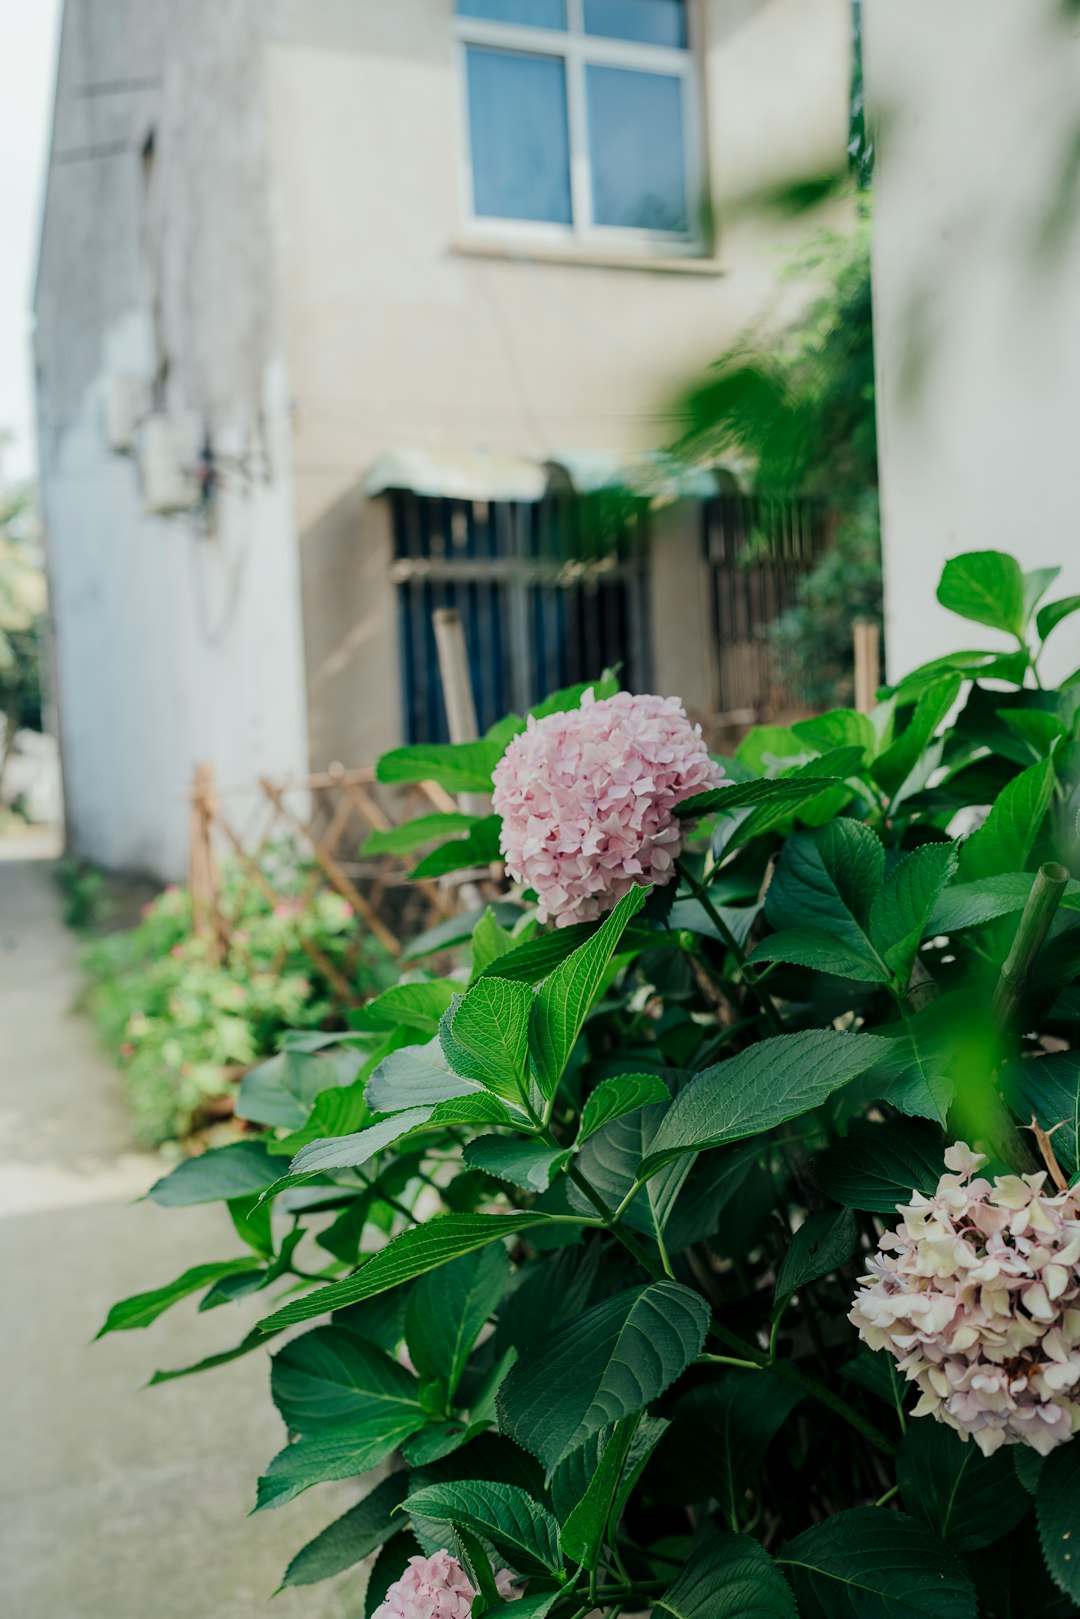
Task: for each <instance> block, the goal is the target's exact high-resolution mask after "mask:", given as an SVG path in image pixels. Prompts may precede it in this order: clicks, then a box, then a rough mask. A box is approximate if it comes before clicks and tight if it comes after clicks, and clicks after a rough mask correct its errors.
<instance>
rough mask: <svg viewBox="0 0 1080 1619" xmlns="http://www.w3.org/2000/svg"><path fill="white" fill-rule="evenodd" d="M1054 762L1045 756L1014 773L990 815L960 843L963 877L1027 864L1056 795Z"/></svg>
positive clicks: (990, 874) (988, 874) (993, 873)
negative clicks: (1035, 763) (1016, 774)
mask: <svg viewBox="0 0 1080 1619" xmlns="http://www.w3.org/2000/svg"><path fill="white" fill-rule="evenodd" d="M1055 783H1056V776H1055V774H1054V761H1053V760H1052V759H1043V760H1042V761H1041V762H1040V763H1039V764H1037V765H1032V766H1031V768H1030V769H1028V770H1022V771H1021V772H1020V774H1019V775H1018V776H1014V777H1013V779H1012V781H1010V782H1009V784H1008V786H1006V787H1005V788H1003V789H1002V791H1001V793H1000V794H999V795H998V798H997V801H996V802H995V803H994V805H993V807H992V808H991V810H990V814H989V815H988V816H987V818H986V820H985V821H984V822H983V824H982V826H980V827H979V829H978V831H977V832H973V833H972V834H971V836H970V837H969V838H966V839H965V840H964V842H963V843H962V844H961V845H960V877H961V880H962V881H963V882H965V883H970V882H973V881H974V880H975V879H977V878H979V877H996V876H997V875H998V873H999V872H1012V871H1021V870H1022V869H1023V867H1024V866H1026V865H1027V862H1028V859H1029V857H1030V855H1031V851H1032V849H1033V848H1034V847H1035V841H1036V839H1037V838H1038V836H1039V832H1040V830H1041V828H1042V823H1043V821H1044V820H1045V819H1046V812H1047V810H1048V809H1049V808H1050V803H1051V800H1052V799H1053V796H1054V786H1055Z"/></svg>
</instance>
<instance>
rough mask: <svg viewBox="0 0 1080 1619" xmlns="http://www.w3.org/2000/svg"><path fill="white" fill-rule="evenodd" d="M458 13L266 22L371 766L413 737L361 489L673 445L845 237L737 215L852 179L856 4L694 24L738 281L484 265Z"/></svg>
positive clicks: (278, 175)
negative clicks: (697, 404) (472, 209)
mask: <svg viewBox="0 0 1080 1619" xmlns="http://www.w3.org/2000/svg"><path fill="white" fill-rule="evenodd" d="M453 9H454V8H453V4H452V0H393V4H388V3H385V0H274V3H272V4H271V5H270V6H269V8H268V12H267V16H268V65H267V103H268V107H269V116H270V124H271V149H272V153H273V175H274V200H275V207H274V219H275V224H276V229H277V235H278V242H279V250H280V263H281V269H282V285H283V298H284V305H285V309H286V319H287V330H288V361H289V370H290V377H291V383H292V388H293V394H294V402H295V408H296V421H297V428H296V438H295V466H296V483H297V507H298V520H299V528H300V534H301V555H302V567H303V579H304V604H305V605H304V610H305V641H306V648H307V658H308V677H309V684H310V690H311V713H310V725H311V747H312V754H313V757H315V758H319V757H322V758H325V756H326V754H327V753H328V752H334V753H337V754H338V756H339V757H345V758H348V759H350V760H352V761H361V760H370V759H373V758H374V757H375V756H376V755H377V754H378V752H379V751H381V749H382V748H384V747H387V746H390V745H392V744H393V743H394V742H396V741H397V740H398V736H399V725H400V714H399V701H398V692H397V687H396V682H397V639H396V619H395V613H394V603H393V593H392V587H391V586H390V584H389V581H388V577H387V565H388V562H389V557H390V549H389V547H390V540H389V534H388V529H387V518H386V513H385V510H384V504H378V503H376V504H374V505H373V504H372V503H370V502H367V501H365V500H364V499H363V496H362V489H361V485H362V480H363V477H364V474H365V473H366V471H367V470H368V468H369V467H370V466H371V465H372V464H373V463H374V462H375V460H376V459H377V458H378V457H379V456H380V455H381V454H382V453H384V452H385V451H387V450H390V449H393V448H395V447H397V446H400V445H414V444H419V445H446V446H451V447H457V448H478V447H483V448H488V449H492V450H497V451H508V452H512V453H514V454H519V455H535V456H537V457H540V458H543V457H546V456H550V455H557V454H558V453H559V452H560V451H566V450H575V449H584V450H596V449H616V450H632V449H637V448H647V447H657V446H661V445H663V444H666V443H669V442H670V441H671V440H672V439H673V438H674V437H675V436H677V432H678V423H677V420H676V418H675V416H674V415H673V406H674V403H675V401H676V399H677V397H678V395H679V393H680V390H681V389H683V388H684V387H685V385H686V383H687V382H688V380H689V379H690V378H691V377H693V376H695V375H696V374H698V373H699V372H701V371H702V370H703V369H704V368H705V366H706V365H707V364H708V363H709V362H710V361H711V360H713V359H714V358H715V357H716V356H717V355H718V354H720V353H721V352H722V351H723V350H724V349H725V347H726V346H727V345H728V344H729V343H730V342H731V341H732V340H733V339H734V338H735V337H736V336H737V335H738V334H739V333H740V332H741V331H742V330H743V329H744V328H745V327H746V326H747V325H749V324H752V323H754V322H756V321H759V320H762V319H765V318H769V317H772V318H774V319H778V318H780V317H781V315H782V314H783V312H784V311H785V310H786V311H788V312H791V310H792V308H793V299H794V298H796V297H797V296H798V295H799V293H798V289H797V288H795V287H793V286H792V284H791V283H790V282H788V283H781V281H780V272H781V270H782V268H783V265H784V262H785V255H784V248H785V246H786V245H791V244H794V243H795V242H796V241H798V240H799V239H801V238H802V237H803V236H805V234H806V233H807V232H808V230H810V229H812V228H815V227H816V226H817V225H818V224H820V223H821V220H820V219H817V220H814V221H809V220H808V219H807V218H806V217H805V216H804V217H802V218H798V219H788V220H781V219H778V218H777V216H776V215H775V214H773V215H771V216H769V217H768V218H767V219H765V218H762V217H760V214H758V213H755V211H754V210H752V209H749V210H746V211H744V212H741V213H739V214H738V215H737V216H736V213H735V211H734V209H733V208H732V206H731V203H732V201H733V199H736V198H742V197H745V196H746V195H747V194H748V193H751V192H754V191H755V190H757V189H759V188H761V187H764V186H767V185H770V184H775V183H777V182H779V181H783V180H786V179H790V178H791V176H792V175H793V174H796V175H805V174H810V173H815V172H819V171H821V170H823V169H825V168H828V167H829V166H833V167H835V166H836V165H837V164H839V163H842V161H843V152H844V146H845V142H846V136H847V110H848V79H849V73H850V28H851V14H850V7H849V0H692V11H693V20H694V26H695V34H696V39H697V44H698V47H699V53H700V67H701V76H702V88H703V92H704V94H703V100H704V130H705V140H706V148H707V159H708V171H709V176H708V177H709V187H710V192H711V194H712V196H713V198H714V199H715V200H716V203H717V206H718V210H719V215H720V231H719V237H718V241H717V248H716V262H715V263H713V264H711V265H708V266H696V267H688V266H686V265H685V264H683V265H682V266H681V267H680V266H678V265H676V266H670V265H665V264H664V263H663V262H662V261H660V262H658V263H657V264H656V265H655V266H654V267H652V268H649V269H643V268H641V267H640V265H639V266H637V267H630V266H628V265H627V264H625V263H623V262H620V260H619V258H618V255H617V254H614V253H613V254H611V255H610V256H608V257H606V258H600V259H597V258H596V257H595V255H591V254H586V255H583V256H580V257H578V256H576V255H575V253H574V251H573V249H572V248H570V249H568V250H567V252H566V255H565V258H564V260H563V261H562V262H553V261H552V260H551V259H550V258H549V257H546V256H545V255H544V254H543V252H542V251H537V248H538V245H539V244H537V243H535V242H533V243H531V242H530V241H529V239H528V237H527V235H523V236H521V237H519V238H518V239H517V241H516V242H515V251H514V257H512V258H507V257H506V255H505V253H502V254H500V253H498V252H495V253H493V254H485V253H483V252H482V251H481V250H480V249H482V247H483V245H484V244H483V243H482V242H477V241H476V240H475V239H472V246H473V248H474V251H466V246H467V243H466V221H465V219H464V218H463V207H462V198H461V183H460V181H461V176H460V171H459V153H460V150H461V144H462V128H463V121H464V118H465V108H464V106H463V97H462V95H461V85H460V84H459V79H458V73H457V66H456V57H455V36H454V30H453ZM702 270H703V271H704V273H697V272H698V271H702ZM686 627H687V626H686V623H684V622H680V620H679V618H678V617H675V618H673V619H670V620H669V621H668V622H666V623H663V624H661V625H659V626H658V630H657V633H658V637H659V638H660V639H661V640H662V639H663V638H664V637H670V636H673V635H679V634H684V633H685V632H686ZM660 661H661V659H660V658H659V657H658V658H657V662H658V663H659V662H660ZM375 692H378V693H381V694H384V699H382V700H378V701H367V700H365V698H366V697H367V694H370V693H375Z"/></svg>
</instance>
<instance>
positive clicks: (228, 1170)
mask: <svg viewBox="0 0 1080 1619" xmlns="http://www.w3.org/2000/svg"><path fill="white" fill-rule="evenodd" d="M277 1172H278V1165H277V1164H276V1163H275V1161H274V1159H273V1158H272V1157H271V1155H270V1153H268V1152H267V1150H266V1148H265V1147H264V1146H263V1144H262V1142H261V1141H237V1142H234V1143H233V1144H232V1145H231V1146H228V1147H212V1148H211V1149H210V1151H209V1152H204V1153H203V1154H202V1155H201V1156H200V1157H198V1158H185V1159H184V1161H183V1163H181V1164H177V1166H176V1168H175V1169H174V1170H172V1171H171V1172H170V1173H169V1174H168V1175H163V1176H162V1178H161V1180H159V1181H156V1182H155V1184H154V1185H153V1186H152V1187H151V1188H150V1190H149V1192H148V1193H147V1194H146V1195H147V1197H149V1198H150V1199H151V1200H152V1201H153V1202H154V1203H159V1204H160V1205H161V1206H162V1208H166V1209H181V1208H188V1207H190V1206H191V1205H192V1204H195V1203H219V1202H231V1201H232V1200H233V1199H234V1198H241V1197H244V1198H250V1200H251V1201H252V1202H254V1200H255V1198H257V1197H258V1195H259V1193H260V1192H261V1191H263V1190H264V1188H265V1187H267V1186H269V1185H270V1183H271V1181H273V1180H275V1179H276V1177H277Z"/></svg>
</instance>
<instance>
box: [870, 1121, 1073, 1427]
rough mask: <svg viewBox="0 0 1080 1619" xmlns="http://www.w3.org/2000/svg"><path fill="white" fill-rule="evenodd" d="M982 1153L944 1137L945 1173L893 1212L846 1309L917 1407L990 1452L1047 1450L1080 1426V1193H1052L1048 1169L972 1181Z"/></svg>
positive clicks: (921, 1413) (920, 1412)
mask: <svg viewBox="0 0 1080 1619" xmlns="http://www.w3.org/2000/svg"><path fill="white" fill-rule="evenodd" d="M985 1162H986V1159H985V1158H983V1157H981V1156H980V1155H979V1154H978V1153H973V1152H972V1151H971V1150H970V1148H968V1147H966V1146H965V1145H964V1144H963V1142H958V1143H957V1144H956V1146H954V1147H950V1148H949V1150H948V1151H947V1152H946V1154H945V1163H946V1166H947V1168H948V1169H949V1170H951V1171H952V1173H951V1174H945V1175H942V1177H941V1179H940V1181H939V1182H938V1186H937V1190H936V1192H935V1193H934V1195H933V1197H929V1198H928V1197H923V1196H922V1195H921V1194H920V1193H917V1192H916V1193H913V1194H912V1199H911V1202H910V1203H909V1204H908V1205H907V1206H906V1207H904V1208H903V1209H902V1210H900V1211H899V1212H900V1213H902V1214H903V1216H904V1219H903V1222H902V1223H901V1224H900V1225H899V1226H898V1227H897V1229H896V1230H895V1231H890V1232H886V1234H885V1236H883V1237H882V1239H881V1242H880V1244H879V1248H878V1253H877V1255H876V1256H875V1257H874V1258H873V1259H871V1260H870V1261H869V1266H868V1270H869V1274H868V1275H866V1276H864V1277H863V1278H862V1280H861V1282H860V1285H859V1292H858V1294H857V1295H856V1299H855V1304H854V1307H853V1308H852V1310H851V1314H850V1318H849V1319H850V1320H851V1321H852V1322H854V1324H855V1326H856V1327H858V1329H859V1336H860V1337H861V1338H862V1339H863V1340H864V1341H865V1342H866V1343H867V1344H869V1346H870V1348H871V1349H887V1350H888V1351H889V1353H890V1354H891V1355H893V1356H894V1357H895V1359H896V1361H897V1363H898V1365H899V1368H900V1370H901V1371H902V1372H903V1373H904V1376H905V1377H907V1378H908V1380H909V1381H910V1382H914V1383H917V1384H918V1386H919V1388H920V1390H921V1391H922V1398H921V1399H920V1400H919V1403H918V1405H916V1406H915V1408H914V1415H915V1416H933V1417H936V1418H937V1420H938V1421H939V1422H945V1423H947V1424H948V1425H949V1427H950V1428H955V1429H956V1430H957V1432H958V1433H959V1434H960V1436H961V1438H963V1439H967V1438H969V1437H970V1438H972V1439H974V1441H975V1443H976V1444H977V1445H978V1447H979V1449H980V1450H981V1451H982V1453H983V1455H984V1456H990V1455H992V1454H993V1453H994V1451H996V1450H997V1449H998V1448H999V1447H1000V1446H1001V1445H1016V1444H1023V1445H1030V1446H1031V1447H1032V1448H1033V1449H1034V1450H1037V1451H1039V1452H1040V1453H1041V1454H1042V1455H1044V1456H1045V1455H1046V1454H1047V1453H1048V1452H1049V1451H1051V1450H1053V1449H1054V1447H1055V1445H1060V1444H1063V1443H1064V1442H1065V1440H1067V1439H1069V1438H1071V1436H1072V1435H1073V1433H1075V1432H1076V1431H1077V1430H1078V1429H1080V1197H1078V1193H1077V1191H1076V1189H1075V1188H1070V1189H1069V1190H1068V1191H1065V1192H1058V1193H1056V1194H1054V1195H1053V1196H1047V1195H1046V1194H1045V1193H1044V1191H1043V1187H1044V1184H1045V1182H1046V1175H1045V1174H1039V1175H1023V1176H1020V1175H1002V1176H999V1177H997V1178H995V1179H994V1180H993V1181H989V1180H986V1179H985V1178H978V1177H977V1171H978V1170H979V1169H981V1168H982V1166H983V1164H985ZM973 1177H976V1178H973Z"/></svg>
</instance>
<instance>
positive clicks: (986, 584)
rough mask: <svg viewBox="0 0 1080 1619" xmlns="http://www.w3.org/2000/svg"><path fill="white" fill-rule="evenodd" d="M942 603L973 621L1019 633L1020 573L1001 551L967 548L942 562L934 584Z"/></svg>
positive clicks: (1022, 614)
mask: <svg viewBox="0 0 1080 1619" xmlns="http://www.w3.org/2000/svg"><path fill="white" fill-rule="evenodd" d="M937 599H938V601H939V602H940V603H941V605H942V607H947V608H948V609H949V611H950V612H951V613H959V615H960V617H961V618H967V619H970V620H971V621H972V622H973V623H975V624H988V625H989V626H990V627H991V629H995V630H1004V631H1005V632H1006V634H1010V635H1017V636H1022V635H1023V633H1024V625H1025V623H1026V621H1027V609H1026V606H1025V603H1024V576H1023V574H1022V573H1021V571H1020V564H1019V563H1018V562H1017V560H1016V558H1015V557H1011V556H1008V555H1007V554H1006V553H1005V552H1004V551H967V552H965V553H964V555H962V556H958V557H952V558H950V560H949V561H948V562H946V564H945V567H944V570H943V571H942V575H941V583H940V584H939V585H938V588H937Z"/></svg>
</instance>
